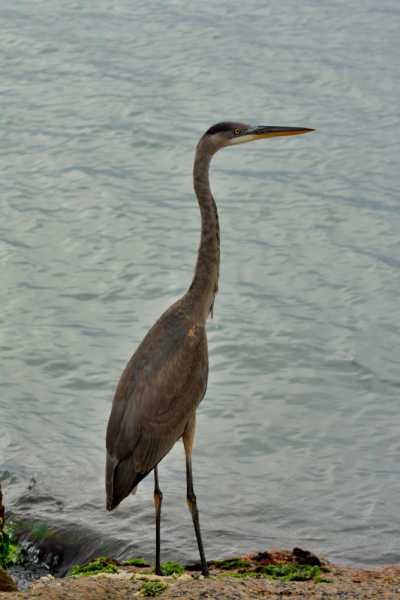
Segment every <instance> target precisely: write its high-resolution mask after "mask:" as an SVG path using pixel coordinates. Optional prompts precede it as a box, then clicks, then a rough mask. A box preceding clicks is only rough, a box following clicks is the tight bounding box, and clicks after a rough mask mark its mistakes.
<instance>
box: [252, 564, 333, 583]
mask: <svg viewBox="0 0 400 600" xmlns="http://www.w3.org/2000/svg"><path fill="white" fill-rule="evenodd" d="M325 568H326V567H323V569H324V571H325ZM255 572H256V573H261V574H263V575H265V576H266V577H268V579H279V580H280V581H310V580H312V579H313V580H314V581H315V582H316V583H322V582H324V583H332V581H331V580H330V579H323V578H322V577H319V575H320V573H321V567H317V566H315V567H312V566H310V565H285V564H283V565H279V566H275V565H265V566H262V567H257V568H256V569H255ZM325 572H326V571H325ZM328 572H329V569H328Z"/></svg>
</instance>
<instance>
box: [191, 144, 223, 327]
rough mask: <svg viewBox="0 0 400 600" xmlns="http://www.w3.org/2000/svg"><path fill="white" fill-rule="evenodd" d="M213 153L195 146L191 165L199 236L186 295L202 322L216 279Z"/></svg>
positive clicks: (216, 252)
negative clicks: (192, 274)
mask: <svg viewBox="0 0 400 600" xmlns="http://www.w3.org/2000/svg"><path fill="white" fill-rule="evenodd" d="M211 158H212V153H211V152H208V151H207V148H204V146H203V144H202V141H200V143H199V145H198V146H197V150H196V156H195V159H194V168H193V184H194V191H195V193H196V196H197V200H198V202H199V206H200V213H201V239H200V247H199V251H198V255H197V263H196V268H195V271H194V277H193V281H192V283H191V285H190V288H189V289H188V291H187V293H186V299H187V301H188V302H189V304H190V307H191V310H192V311H193V313H194V314H195V315H196V318H197V319H198V320H200V321H202V322H203V323H204V324H205V322H206V320H207V317H208V315H209V314H210V312H211V316H212V311H213V306H214V298H215V294H216V293H217V291H218V279H219V223H218V212H217V207H216V205H215V202H214V198H213V197H212V194H211V189H210V182H209V177H208V172H209V168H210V162H211Z"/></svg>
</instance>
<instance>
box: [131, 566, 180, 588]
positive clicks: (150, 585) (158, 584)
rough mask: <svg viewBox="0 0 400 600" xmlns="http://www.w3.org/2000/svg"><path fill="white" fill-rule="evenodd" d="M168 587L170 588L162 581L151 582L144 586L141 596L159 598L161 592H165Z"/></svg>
mask: <svg viewBox="0 0 400 600" xmlns="http://www.w3.org/2000/svg"><path fill="white" fill-rule="evenodd" d="M172 564H178V563H172ZM161 566H162V565H161ZM167 587H168V585H167V584H166V583H161V582H160V581H149V582H148V583H144V584H143V585H142V589H141V591H140V595H141V596H157V594H159V593H160V592H162V591H163V590H165V589H166V588H167Z"/></svg>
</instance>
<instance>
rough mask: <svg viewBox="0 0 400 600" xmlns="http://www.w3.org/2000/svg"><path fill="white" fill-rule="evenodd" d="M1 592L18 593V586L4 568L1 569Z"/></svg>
mask: <svg viewBox="0 0 400 600" xmlns="http://www.w3.org/2000/svg"><path fill="white" fill-rule="evenodd" d="M0 592H18V588H17V586H16V584H15V583H14V582H13V580H12V579H11V577H10V576H9V574H8V573H7V571H5V570H4V569H3V568H2V567H0Z"/></svg>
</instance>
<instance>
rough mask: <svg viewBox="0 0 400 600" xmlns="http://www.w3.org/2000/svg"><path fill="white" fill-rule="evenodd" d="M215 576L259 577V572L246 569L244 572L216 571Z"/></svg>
mask: <svg viewBox="0 0 400 600" xmlns="http://www.w3.org/2000/svg"><path fill="white" fill-rule="evenodd" d="M215 577H217V578H219V577H240V578H243V577H260V573H255V572H254V571H246V573H218V575H215Z"/></svg>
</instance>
